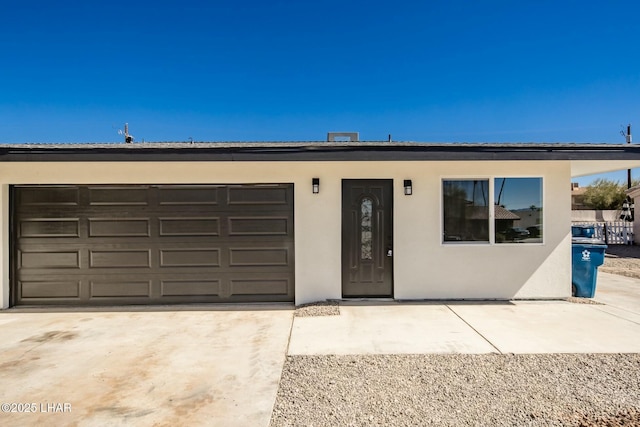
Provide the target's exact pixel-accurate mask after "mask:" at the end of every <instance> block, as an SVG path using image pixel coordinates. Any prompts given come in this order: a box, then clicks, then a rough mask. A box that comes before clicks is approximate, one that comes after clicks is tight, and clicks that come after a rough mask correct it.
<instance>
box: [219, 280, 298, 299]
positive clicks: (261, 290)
mask: <svg viewBox="0 0 640 427" xmlns="http://www.w3.org/2000/svg"><path fill="white" fill-rule="evenodd" d="M230 284H231V295H287V293H288V292H289V279H288V278H282V279H270V280H265V279H231V281H230Z"/></svg>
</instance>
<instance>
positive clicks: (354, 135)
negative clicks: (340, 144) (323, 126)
mask: <svg viewBox="0 0 640 427" xmlns="http://www.w3.org/2000/svg"><path fill="white" fill-rule="evenodd" d="M336 138H338V139H337V141H349V142H356V141H360V135H358V132H329V133H327V141H328V142H336ZM346 138H348V139H346Z"/></svg>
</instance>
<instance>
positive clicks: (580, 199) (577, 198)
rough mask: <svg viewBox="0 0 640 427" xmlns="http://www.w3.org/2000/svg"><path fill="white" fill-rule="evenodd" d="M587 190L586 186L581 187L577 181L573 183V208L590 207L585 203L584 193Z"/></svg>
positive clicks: (575, 209)
mask: <svg viewBox="0 0 640 427" xmlns="http://www.w3.org/2000/svg"><path fill="white" fill-rule="evenodd" d="M586 192H587V188H586V187H580V186H579V185H578V183H577V182H572V183H571V210H573V211H577V210H583V209H590V208H589V207H587V206H586V205H585V204H584V194H585V193H586Z"/></svg>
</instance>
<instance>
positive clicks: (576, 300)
mask: <svg viewBox="0 0 640 427" xmlns="http://www.w3.org/2000/svg"><path fill="white" fill-rule="evenodd" d="M567 302H572V303H574V304H592V305H604V304H602V303H601V302H598V301H596V300H592V299H591V298H582V297H569V298H567Z"/></svg>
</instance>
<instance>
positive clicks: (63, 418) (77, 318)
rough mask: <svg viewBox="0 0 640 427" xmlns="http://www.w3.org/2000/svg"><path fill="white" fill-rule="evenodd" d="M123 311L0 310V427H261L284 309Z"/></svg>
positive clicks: (280, 347)
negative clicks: (8, 407) (10, 410)
mask: <svg viewBox="0 0 640 427" xmlns="http://www.w3.org/2000/svg"><path fill="white" fill-rule="evenodd" d="M192 309H193V308H192ZM123 310H124V311H123ZM131 310H132V309H127V308H124V309H122V308H119V309H118V311H112V312H109V311H81V312H78V311H70V312H53V313H51V312H43V311H40V312H37V311H36V312H33V313H29V312H24V311H23V310H8V311H4V312H0V378H1V380H0V381H1V384H2V385H1V387H0V403H3V404H6V403H16V404H22V405H21V408H18V407H17V406H14V408H13V409H15V410H18V409H20V410H21V411H24V410H25V409H32V410H34V411H35V413H6V412H4V411H5V410H6V407H4V406H3V408H2V410H3V412H2V413H0V425H5V426H22V425H24V426H36V425H39V426H40V425H41V426H56V425H61V426H62V425H64V426H69V425H78V426H119V425H136V426H139V425H140V426H176V425H193V426H197V425H203V426H204V425H224V426H266V425H268V423H269V418H270V416H271V410H272V407H273V402H274V401H275V397H276V392H277V389H278V381H279V379H280V374H281V371H282V365H283V363H284V354H285V351H286V346H287V341H288V339H289V331H290V327H291V319H292V310H291V308H290V307H286V308H285V309H276V310H264V309H261V308H259V307H258V308H257V307H255V306H254V307H251V308H250V310H245V311H241V310H237V309H234V311H224V310H222V311H220V310H219V309H217V310H211V309H210V308H209V309H207V308H205V309H204V310H202V311H198V310H197V309H196V310H195V311H185V310H184V309H178V310H179V311H175V308H174V309H173V310H171V311H158V310H156V311H152V310H140V309H138V310H139V311H131ZM27 403H28V404H31V403H33V404H35V406H32V405H29V407H28V408H25V405H24V404H27ZM57 403H59V404H61V405H60V406H57V407H56V406H53V407H51V404H57ZM67 405H70V411H65V409H66V408H68V406H67Z"/></svg>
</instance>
